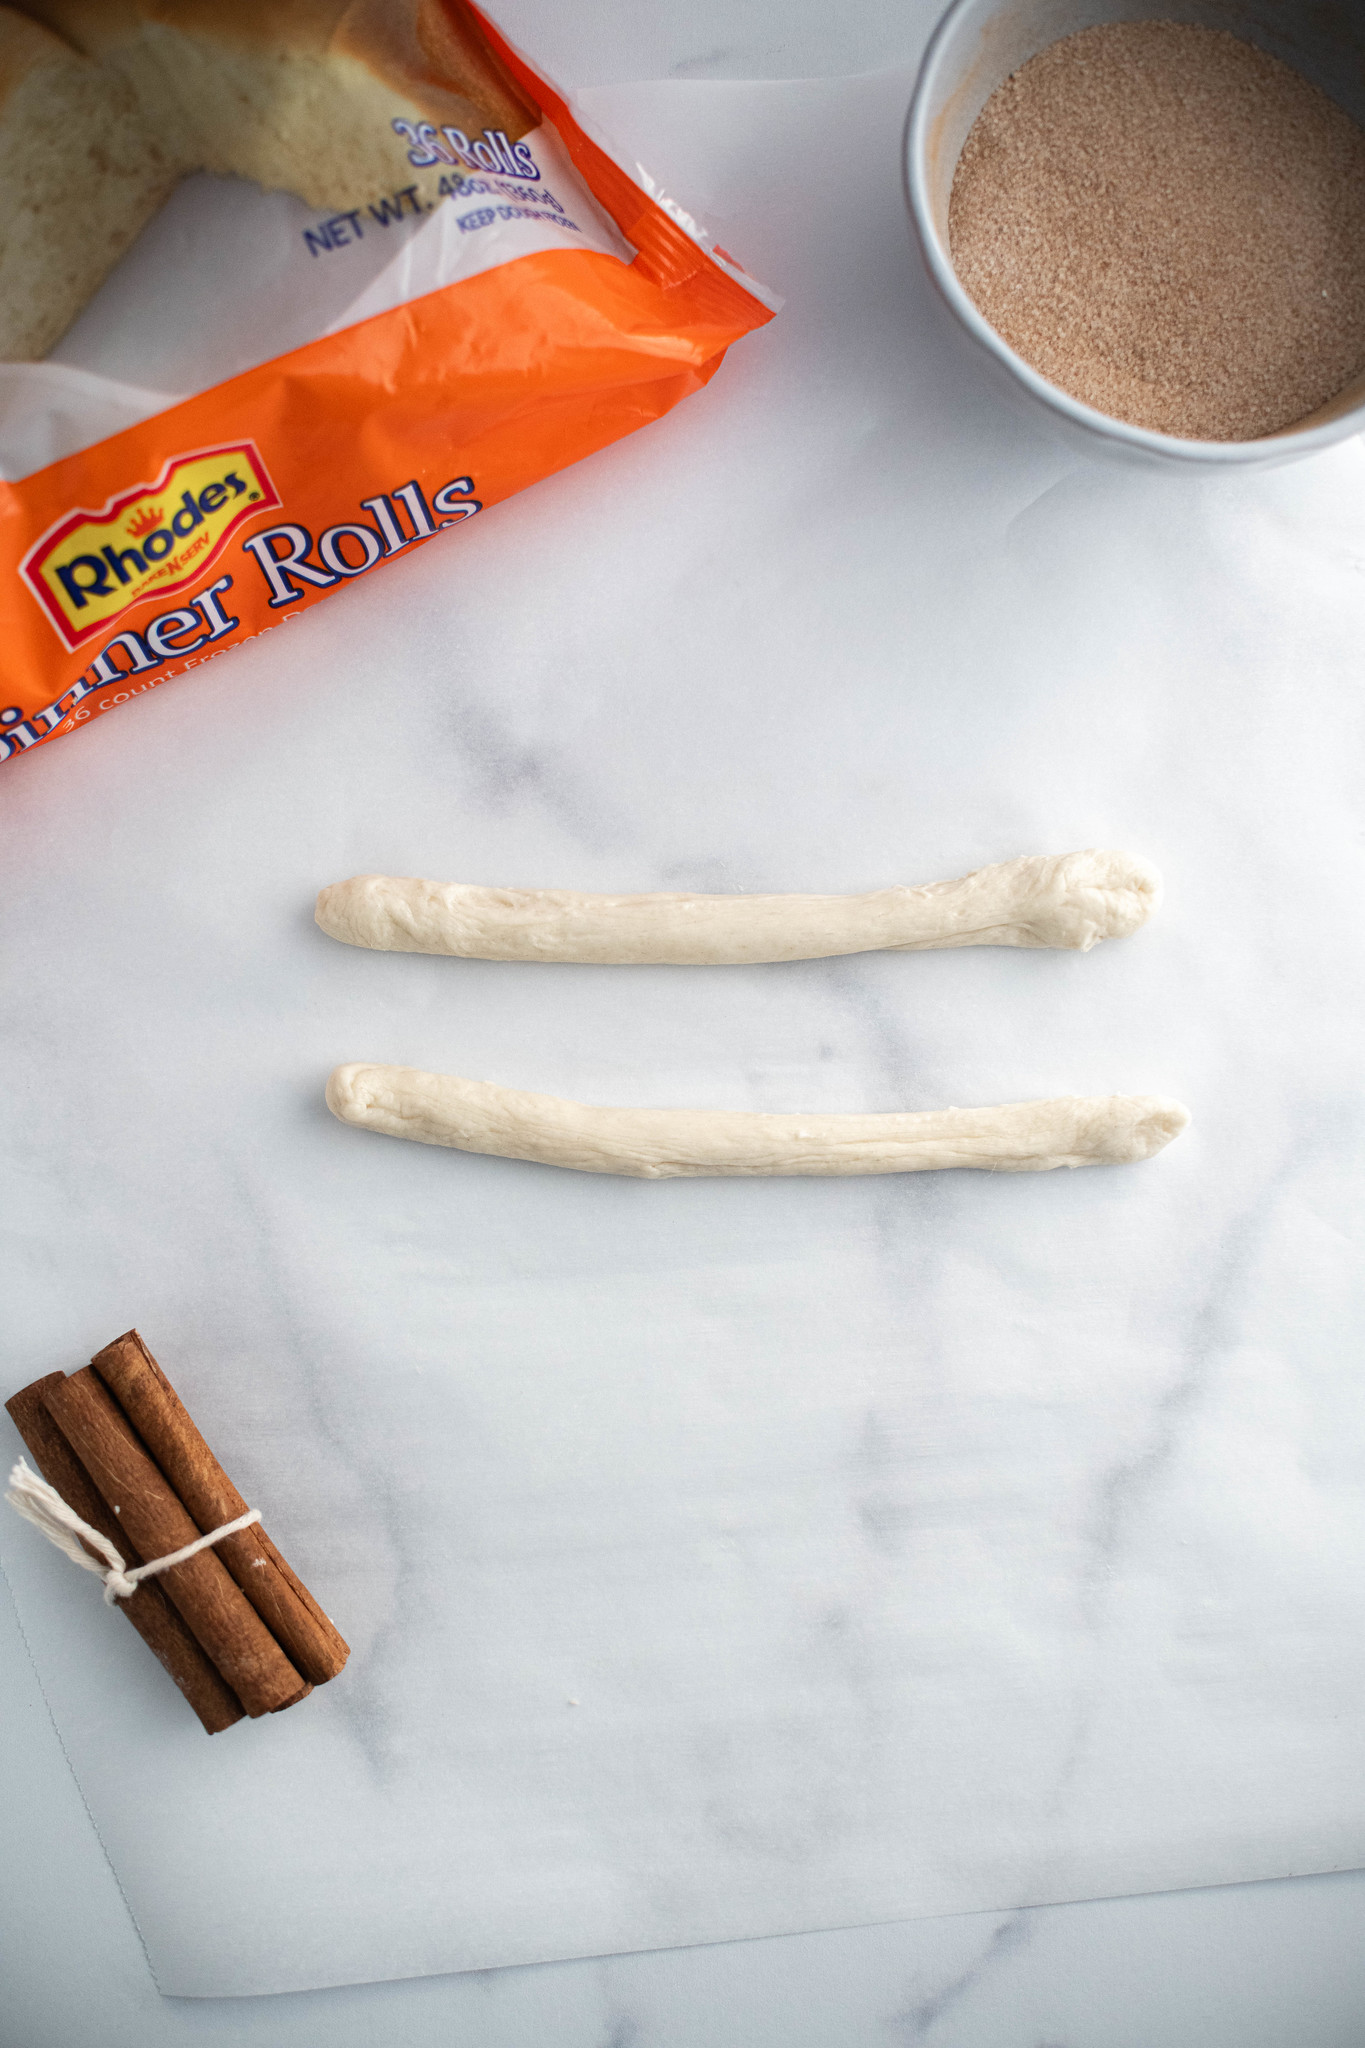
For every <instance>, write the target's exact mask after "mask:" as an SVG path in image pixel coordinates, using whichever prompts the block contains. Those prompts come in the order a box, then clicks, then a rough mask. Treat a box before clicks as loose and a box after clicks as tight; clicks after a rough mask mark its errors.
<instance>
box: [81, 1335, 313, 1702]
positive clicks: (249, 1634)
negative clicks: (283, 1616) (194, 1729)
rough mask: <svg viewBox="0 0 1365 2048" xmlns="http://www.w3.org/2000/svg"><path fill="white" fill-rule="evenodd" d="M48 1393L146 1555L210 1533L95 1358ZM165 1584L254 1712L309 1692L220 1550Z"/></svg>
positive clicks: (176, 1571)
mask: <svg viewBox="0 0 1365 2048" xmlns="http://www.w3.org/2000/svg"><path fill="white" fill-rule="evenodd" d="M43 1400H44V1403H45V1405H46V1407H47V1410H48V1413H49V1414H50V1415H51V1416H52V1417H53V1419H54V1420H55V1421H56V1423H57V1425H58V1427H59V1428H60V1430H61V1432H62V1435H63V1436H64V1437H65V1438H66V1439H67V1442H68V1443H69V1444H70V1445H71V1448H72V1449H73V1450H74V1451H75V1453H76V1455H77V1457H78V1458H79V1459H80V1461H81V1463H82V1465H83V1466H84V1467H85V1469H86V1471H87V1473H88V1474H89V1476H90V1479H91V1481H92V1482H93V1484H94V1486H95V1488H96V1489H97V1491H98V1492H99V1493H100V1494H101V1495H102V1496H103V1499H104V1501H105V1503H106V1505H107V1506H108V1507H109V1508H110V1509H111V1510H113V1511H114V1513H115V1517H116V1520H117V1524H118V1527H119V1528H120V1529H126V1530H127V1534H128V1541H129V1543H130V1544H132V1545H134V1546H135V1547H136V1548H137V1549H138V1550H139V1551H140V1552H141V1553H142V1556H143V1557H144V1558H157V1557H165V1556H166V1555H167V1554H168V1552H170V1551H173V1550H180V1549H183V1548H184V1546H185V1545H186V1544H187V1543H194V1542H196V1541H197V1539H198V1538H199V1536H200V1535H201V1534H205V1533H207V1532H206V1531H201V1530H200V1529H198V1528H196V1526H195V1524H194V1523H193V1522H192V1521H191V1519H190V1517H189V1515H188V1514H187V1513H186V1511H185V1509H184V1507H183V1506H182V1505H181V1503H180V1501H179V1500H177V1498H176V1496H175V1494H174V1493H173V1492H172V1490H171V1488H170V1486H169V1485H168V1484H167V1481H166V1479H165V1477H164V1476H163V1474H162V1472H161V1470H160V1468H159V1467H158V1466H157V1465H156V1464H155V1463H154V1461H153V1460H152V1458H151V1457H150V1456H149V1455H148V1453H147V1451H146V1450H145V1449H144V1448H143V1446H142V1444H141V1443H140V1442H139V1440H138V1438H137V1437H136V1436H135V1435H134V1433H133V1429H132V1427H131V1425H130V1423H129V1422H128V1419H127V1417H126V1416H125V1415H124V1413H123V1411H122V1409H121V1408H120V1407H119V1405H118V1403H117V1402H116V1401H115V1400H114V1398H113V1396H112V1395H111V1394H110V1392H109V1390H108V1388H107V1387H105V1386H104V1385H103V1383H102V1382H101V1381H100V1380H99V1379H98V1378H97V1377H96V1376H95V1374H94V1373H93V1372H92V1371H91V1370H90V1368H89V1366H85V1367H84V1368H83V1369H82V1370H81V1371H80V1372H76V1373H72V1374H71V1375H70V1376H69V1378H66V1379H57V1380H56V1381H55V1382H54V1381H52V1380H49V1381H48V1382H47V1383H46V1385H45V1387H44V1390H43ZM121 1547H122V1546H121V1545H120V1548H121ZM160 1584H161V1589H162V1591H163V1592H164V1593H165V1595H166V1598H167V1599H168V1600H169V1601H170V1603H171V1605H172V1606H173V1607H175V1608H176V1609H178V1611H179V1613H180V1616H181V1618H182V1620H183V1621H184V1622H185V1624H186V1626H187V1627H188V1628H189V1630H190V1633H191V1634H192V1635H193V1636H194V1637H195V1639H196V1641H197V1642H198V1643H199V1646H200V1648H201V1649H202V1650H204V1651H205V1653H206V1654H207V1655H208V1657H209V1658H210V1660H211V1661H212V1662H213V1663H214V1664H215V1665H216V1666H217V1668H218V1671H219V1672H220V1673H221V1675H222V1677H223V1678H224V1679H225V1680H226V1681H227V1683H228V1684H229V1685H230V1686H231V1687H232V1690H233V1691H234V1692H235V1693H236V1694H237V1697H238V1698H239V1699H240V1700H241V1703H242V1705H243V1707H244V1708H245V1709H246V1711H247V1713H248V1714H250V1715H252V1716H253V1717H255V1716H256V1715H259V1714H269V1713H273V1712H275V1711H276V1710H277V1709H278V1708H280V1707H287V1706H292V1705H293V1703H294V1701H295V1700H296V1699H300V1698H302V1696H303V1694H304V1692H306V1691H307V1690H308V1686H307V1683H306V1681H305V1680H304V1679H302V1678H301V1677H300V1676H299V1673H298V1672H297V1671H296V1670H295V1668H294V1666H293V1665H292V1664H291V1663H290V1661H289V1659H288V1658H287V1657H286V1656H285V1654H284V1651H283V1650H282V1649H281V1648H280V1646H279V1644H278V1643H277V1642H276V1641H275V1638H274V1637H273V1636H272V1635H271V1633H270V1631H269V1629H268V1628H267V1627H266V1626H265V1623H264V1622H263V1621H262V1620H261V1618H260V1616H259V1615H258V1614H257V1613H256V1610H255V1608H254V1607H252V1605H251V1603H250V1602H249V1601H248V1600H247V1598H246V1596H245V1594H244V1593H243V1592H242V1591H241V1588H240V1587H239V1586H238V1585H237V1584H236V1583H235V1582H234V1580H233V1579H232V1577H231V1576H230V1575H229V1573H228V1570H227V1567H226V1566H225V1565H224V1564H223V1562H222V1559H221V1558H219V1557H218V1556H217V1555H216V1554H215V1552H214V1551H213V1550H201V1551H200V1552H199V1553H198V1555H197V1556H195V1557H190V1558H186V1559H185V1561H184V1563H183V1564H177V1565H172V1566H171V1568H170V1570H169V1571H166V1572H163V1573H161V1574H160Z"/></svg>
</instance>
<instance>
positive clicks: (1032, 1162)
mask: <svg viewBox="0 0 1365 2048" xmlns="http://www.w3.org/2000/svg"><path fill="white" fill-rule="evenodd" d="M327 1106H328V1108H329V1109H330V1110H331V1111H332V1113H333V1115H335V1116H338V1117H340V1118H341V1120H342V1122H343V1123H348V1124H359V1125H360V1126H361V1128H362V1129H364V1130H369V1131H381V1132H384V1133H385V1134H387V1135H388V1136H389V1137H394V1138H415V1139H416V1140H417V1141H418V1142H419V1143H420V1144H423V1145H450V1146H453V1147H454V1148H455V1149H456V1150H457V1151H461V1152H487V1153H492V1154H494V1155H495V1156H496V1157H498V1158H502V1159H528V1160H535V1161H538V1162H540V1163H541V1164H543V1165H546V1166H567V1167H574V1168H576V1169H577V1170H578V1171H579V1172H581V1173H623V1174H630V1175H633V1176H634V1177H635V1178H637V1179H641V1180H667V1179H671V1178H674V1177H677V1176H682V1175H689V1176H693V1177H699V1176H704V1175H721V1174H724V1175H760V1174H771V1175H778V1174H783V1175H788V1174H820V1175H836V1174H860V1173H925V1172H929V1171H931V1170H933V1169H934V1168H941V1167H953V1166H973V1167H981V1168H985V1169H986V1170H988V1171H990V1172H994V1173H1046V1172H1047V1171H1048V1170H1049V1169H1050V1168H1052V1167H1056V1166H1111V1165H1122V1164H1125V1163H1128V1162H1130V1161H1133V1160H1139V1159H1150V1158H1151V1157H1152V1155H1153V1154H1154V1153H1157V1152H1160V1151H1161V1150H1162V1149H1163V1147H1164V1146H1166V1145H1169V1143H1170V1142H1171V1139H1172V1138H1176V1137H1179V1135H1180V1133H1181V1132H1182V1131H1183V1130H1184V1128H1185V1126H1186V1124H1187V1123H1188V1122H1189V1120H1190V1115H1189V1111H1188V1110H1187V1109H1185V1108H1184V1107H1183V1106H1182V1104H1180V1103H1178V1102H1171V1101H1169V1100H1167V1099H1166V1098H1165V1097H1164V1096H1160V1095H1063V1096H1059V1097H1057V1098H1056V1099H1054V1100H1052V1101H1045V1102H1008V1103H1005V1104H1003V1105H1002V1106H1000V1107H999V1108H995V1109H938V1110H920V1111H913V1112H907V1113H905V1114H878V1115H870V1116H856V1115H853V1116H850V1115H845V1114H840V1115H818V1116H771V1115H767V1114H760V1113H754V1112H748V1111H743V1110H719V1109H599V1108H595V1107H593V1106H592V1105H590V1104H588V1103H582V1102H565V1101H562V1100H561V1099H560V1098H559V1097H558V1096H554V1095H531V1094H528V1093H526V1092H525V1091H524V1090H522V1089H517V1088H499V1087H496V1086H494V1085H493V1084H492V1083H490V1082H487V1081H466V1080H464V1079H462V1078H461V1077H460V1076H458V1075H455V1074H427V1073H423V1072H422V1071H421V1069H420V1068H417V1067H377V1066H361V1065H355V1066H345V1067H337V1068H336V1069H335V1071H334V1072H333V1074H332V1076H331V1078H330V1080H329V1081H328V1083H327Z"/></svg>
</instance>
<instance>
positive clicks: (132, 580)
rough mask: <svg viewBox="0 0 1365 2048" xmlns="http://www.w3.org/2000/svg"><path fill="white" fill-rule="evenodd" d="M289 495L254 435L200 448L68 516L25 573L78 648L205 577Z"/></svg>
mask: <svg viewBox="0 0 1365 2048" xmlns="http://www.w3.org/2000/svg"><path fill="white" fill-rule="evenodd" d="M280 502H281V500H280V497H279V494H278V492H277V491H276V489H275V486H274V485H273V483H272V482H271V481H270V476H269V473H268V472H267V470H266V467H265V464H264V463H263V462H262V460H261V457H260V454H259V452H258V450H257V448H256V444H255V443H254V442H253V441H237V442H233V443H232V444H231V445H230V446H227V447H221V448H199V449H196V450H195V451H194V452H193V454H189V455H175V456H172V457H171V459H170V461H169V462H167V463H166V465H165V467H164V468H163V469H162V472H161V474H160V476H159V477H158V478H157V480H156V482H155V483H153V484H137V485H135V486H134V487H133V488H132V489H131V490H129V491H124V492H122V493H120V494H119V495H118V496H117V497H115V498H111V499H110V500H109V502H108V504H107V505H105V507H104V508H103V510H101V511H99V512H89V511H86V510H84V509H83V508H82V509H78V510H76V511H73V512H68V513H67V514H65V516H64V517H63V518H61V519H59V520H57V522H56V523H55V524H54V525H53V526H51V527H49V528H48V530H47V532H46V533H45V534H44V535H43V537H42V539H41V540H39V541H38V542H36V543H35V545H34V546H33V547H31V548H30V549H29V551H28V553H27V554H26V555H25V557H24V559H23V561H22V562H21V563H20V565H19V571H20V574H21V575H22V577H23V578H24V581H25V582H26V583H27V585H28V587H29V589H30V590H31V591H32V592H33V595H34V596H35V597H36V598H37V600H38V602H39V604H40V605H41V606H42V608H43V610H44V612H45V613H46V614H47V616H48V618H49V619H50V620H51V622H52V624H53V626H54V627H55V628H56V630H57V632H58V634H59V635H60V636H61V639H62V641H63V643H64V644H65V645H66V646H67V647H69V648H73V649H74V648H76V647H79V646H80V645H81V644H82V642H83V641H85V640H87V639H89V638H90V636H91V635H92V634H95V633H102V632H104V631H105V630H106V629H107V628H108V627H109V626H110V625H111V624H112V623H113V621H114V620H115V619H117V618H120V617H122V615H123V613H124V612H126V611H129V610H130V609H131V608H132V606H134V605H135V604H141V603H142V601H143V600H144V599H145V598H161V597H170V596H171V594H172V593H173V592H174V591H177V590H183V589H184V588H185V587H186V585H187V584H190V583H195V582H197V581H198V580H199V578H200V576H202V574H203V573H204V571H205V570H206V569H207V568H208V567H209V566H210V564H211V563H213V562H215V561H216V560H217V559H218V557H219V555H221V554H222V552H223V549H224V548H225V547H226V546H227V544H228V542H229V541H230V540H231V538H232V536H233V534H234V533H236V531H237V530H238V528H239V527H240V526H242V525H244V524H245V522H246V521H247V520H248V519H254V518H255V517H256V515H257V514H258V513H260V512H264V511H267V510H270V509H273V508H275V507H278V506H279V504H280Z"/></svg>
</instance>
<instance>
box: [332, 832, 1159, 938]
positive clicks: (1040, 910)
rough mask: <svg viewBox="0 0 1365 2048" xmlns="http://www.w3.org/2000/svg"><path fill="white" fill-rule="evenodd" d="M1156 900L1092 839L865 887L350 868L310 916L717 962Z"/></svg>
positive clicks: (370, 929)
mask: <svg viewBox="0 0 1365 2048" xmlns="http://www.w3.org/2000/svg"><path fill="white" fill-rule="evenodd" d="M1160 901H1161V876H1160V875H1159V874H1158V873H1157V870H1156V869H1155V868H1154V867H1152V866H1151V865H1150V864H1149V863H1148V862H1147V861H1145V860H1140V859H1139V858H1138V857H1137V856H1136V855H1135V854H1131V853H1120V852H1117V851H1115V850H1114V849H1113V848H1107V847H1090V848H1088V849H1087V850H1086V851H1085V852H1082V853H1060V854H1025V855H1023V856H1022V857H1021V858H1020V859H1018V860H1008V861H1001V862H999V863H998V864H997V865H996V866H994V867H988V868H977V869H976V870H975V871H974V872H973V873H972V874H970V875H963V876H962V877H960V878H959V879H958V880H957V881H953V882H929V883H926V884H925V885H924V886H923V887H921V888H913V889H912V888H906V887H898V888H893V889H877V890H874V891H873V892H872V893H871V894H870V895H866V896H683V895H644V896H585V895H580V894H578V893H576V892H575V891H573V890H569V889H486V888H480V887H477V886H475V885H474V884H472V883H468V882H428V881H422V880H420V879H416V878H412V877H406V876H399V875H355V876H353V877H352V878H351V880H350V881H349V882H333V883H332V884H331V885H330V887H328V888H326V889H324V890H322V892H321V893H320V895H319V896H318V900H317V910H316V913H315V915H316V918H317V922H318V924H319V925H320V926H321V927H322V929H323V931H325V932H326V933H328V935H329V936H330V937H332V938H334V939H342V940H344V941H345V942H346V943H347V944H348V945H352V946H369V947H372V948H374V949H376V950H377V951H379V952H384V953H453V954H457V955H461V956H463V957H464V958H466V959H472V960H562V961H580V962H586V963H591V964H595V965H598V966H628V965H629V966H674V967H715V966H735V965H746V964H747V965H758V964H759V963H762V962H767V961H776V960H822V959H831V958H834V957H836V956H838V955H841V954H846V953H872V952H905V953H913V952H927V951H933V950H939V949H942V948H945V947H953V946H1047V947H1063V948H1067V949H1070V950H1073V951H1077V952H1082V953H1084V952H1088V951H1089V950H1090V948H1091V947H1092V946H1093V945H1095V944H1097V942H1098V941H1099V940H1101V939H1117V938H1124V937H1126V936H1127V935H1128V934H1129V933H1130V932H1135V931H1137V930H1138V928H1139V927H1140V926H1141V925H1144V924H1145V923H1146V922H1147V920H1148V918H1149V917H1151V915H1152V914H1153V912H1154V911H1155V910H1156V908H1157V905H1158V904H1159V902H1160Z"/></svg>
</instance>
